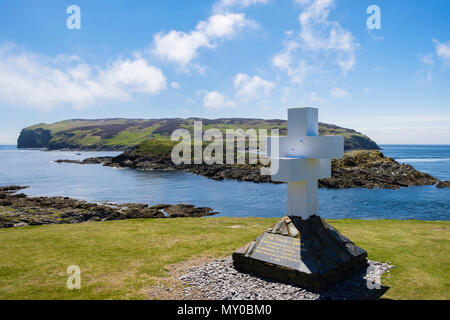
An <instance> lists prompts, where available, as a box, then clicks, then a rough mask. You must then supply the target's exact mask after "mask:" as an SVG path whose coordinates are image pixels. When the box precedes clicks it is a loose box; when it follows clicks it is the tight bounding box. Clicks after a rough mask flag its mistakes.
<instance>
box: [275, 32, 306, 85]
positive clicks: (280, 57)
mask: <svg viewBox="0 0 450 320" xmlns="http://www.w3.org/2000/svg"><path fill="white" fill-rule="evenodd" d="M299 47H300V44H299V43H298V42H296V41H288V42H287V43H286V44H285V48H284V50H283V51H282V52H280V53H277V54H276V55H275V56H274V57H273V58H272V64H273V66H274V67H277V68H279V69H280V70H283V71H285V72H286V73H287V75H288V76H289V78H290V79H291V81H292V82H293V83H296V84H302V83H303V81H304V80H305V77H306V75H307V73H308V70H309V69H310V67H309V66H308V65H307V63H306V61H305V60H301V59H298V60H297V59H295V60H294V58H293V52H294V51H295V50H296V49H297V48H299Z"/></svg>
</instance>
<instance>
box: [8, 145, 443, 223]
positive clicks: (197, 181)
mask: <svg viewBox="0 0 450 320" xmlns="http://www.w3.org/2000/svg"><path fill="white" fill-rule="evenodd" d="M382 148H383V149H384V150H383V152H384V153H385V155H387V156H390V157H393V158H395V159H396V160H397V161H399V162H402V163H409V164H411V165H413V166H414V167H415V168H416V169H418V170H420V171H423V172H427V173H429V174H431V175H433V176H435V177H437V178H439V179H441V180H450V146H409V145H383V146H382ZM117 154H119V153H118V152H68V151H42V150H18V149H16V148H15V147H14V146H0V164H1V165H0V185H12V184H15V185H26V186H29V187H30V188H28V189H25V190H23V192H24V193H26V194H27V195H30V196H67V197H72V198H78V199H84V200H88V201H91V202H116V203H127V202H128V203H129V202H137V203H146V204H149V205H153V204H160V203H169V204H175V203H186V204H193V205H196V206H207V207H211V208H213V209H214V210H215V211H218V212H220V215H219V216H227V217H280V216H282V215H283V214H284V213H285V208H286V205H285V202H286V185H283V184H282V185H274V184H256V183H253V182H239V181H230V180H228V181H214V180H210V179H207V178H205V177H202V176H198V175H194V174H190V173H185V172H167V171H138V170H132V169H113V168H109V167H103V166H101V165H77V164H57V163H55V162H54V161H55V160H58V159H71V160H82V159H85V158H88V157H98V156H114V155H117ZM319 203H320V209H319V211H320V215H321V216H323V217H325V218H335V219H341V218H355V219H419V220H450V189H438V188H436V187H434V186H425V187H410V188H402V189H400V190H384V189H375V190H368V189H342V190H341V189H339V190H331V189H320V190H319Z"/></svg>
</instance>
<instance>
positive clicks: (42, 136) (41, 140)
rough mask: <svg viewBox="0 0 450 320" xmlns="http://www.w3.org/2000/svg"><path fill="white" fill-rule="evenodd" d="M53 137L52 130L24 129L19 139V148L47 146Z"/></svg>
mask: <svg viewBox="0 0 450 320" xmlns="http://www.w3.org/2000/svg"><path fill="white" fill-rule="evenodd" d="M51 138H52V135H51V132H50V130H46V129H43V128H36V129H23V130H22V131H21V132H20V135H19V139H18V140H17V147H18V148H47V147H48V145H49V143H50V140H51Z"/></svg>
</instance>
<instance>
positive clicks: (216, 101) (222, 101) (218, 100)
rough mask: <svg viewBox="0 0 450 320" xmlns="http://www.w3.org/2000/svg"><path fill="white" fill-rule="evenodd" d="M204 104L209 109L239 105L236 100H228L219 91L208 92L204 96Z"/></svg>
mask: <svg viewBox="0 0 450 320" xmlns="http://www.w3.org/2000/svg"><path fill="white" fill-rule="evenodd" d="M203 105H204V107H205V108H207V109H224V108H235V107H236V106H237V105H236V103H235V102H233V101H231V100H228V99H227V98H226V97H225V96H224V95H223V94H221V93H220V92H218V91H211V92H208V93H207V94H206V95H205V97H204V98H203Z"/></svg>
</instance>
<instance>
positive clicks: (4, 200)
mask: <svg viewBox="0 0 450 320" xmlns="http://www.w3.org/2000/svg"><path fill="white" fill-rule="evenodd" d="M25 188H26V187H22V186H6V187H0V228H11V227H23V226H35V225H44V224H74V223H82V222H91V221H111V220H127V219H157V218H180V217H203V216H212V215H215V214H218V212H213V209H211V208H207V207H195V206H192V205H187V204H175V205H170V204H159V205H154V206H151V207H149V206H148V205H146V204H139V203H127V204H120V205H119V204H109V203H102V204H97V203H89V202H87V201H83V200H77V199H71V198H68V197H28V196H27V195H25V194H23V193H16V192H18V191H19V190H22V189H25Z"/></svg>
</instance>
